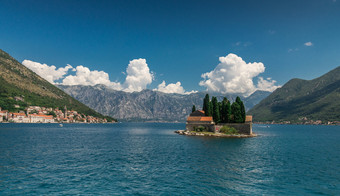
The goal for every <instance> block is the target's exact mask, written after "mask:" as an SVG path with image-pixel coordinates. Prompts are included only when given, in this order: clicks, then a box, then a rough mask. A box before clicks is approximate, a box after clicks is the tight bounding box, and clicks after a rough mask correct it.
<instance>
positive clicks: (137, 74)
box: [123, 58, 153, 92]
mask: <svg viewBox="0 0 340 196" xmlns="http://www.w3.org/2000/svg"><path fill="white" fill-rule="evenodd" d="M126 74H127V76H126V79H125V82H124V84H123V87H124V91H126V92H133V91H141V90H143V89H145V88H146V86H147V85H148V84H151V82H152V80H153V74H152V73H151V72H150V69H149V67H148V64H146V60H145V59H141V58H140V59H134V60H132V61H130V63H129V65H128V67H127V68H126Z"/></svg>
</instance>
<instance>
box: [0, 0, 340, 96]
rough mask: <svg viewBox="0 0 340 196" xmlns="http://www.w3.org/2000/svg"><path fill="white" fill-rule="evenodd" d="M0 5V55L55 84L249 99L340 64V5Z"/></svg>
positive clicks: (298, 1)
mask: <svg viewBox="0 0 340 196" xmlns="http://www.w3.org/2000/svg"><path fill="white" fill-rule="evenodd" d="M0 5H1V6H0V49H2V50H4V51H6V52H7V53H9V54H10V55H11V56H13V57H14V58H16V59H17V60H18V61H19V62H22V63H23V64H24V65H25V66H26V67H29V68H30V69H32V70H33V71H35V72H36V73H38V74H39V75H41V76H42V77H44V78H45V79H47V80H48V81H50V82H51V83H54V84H66V85H76V84H82V85H95V84H105V85H107V86H110V87H112V88H114V89H117V90H124V91H127V92H133V91H141V90H143V89H146V88H147V89H155V90H159V91H162V92H166V93H182V94H185V93H191V92H196V91H209V92H216V93H222V94H227V93H238V94H242V95H244V96H248V95H250V94H251V93H252V92H254V91H255V90H267V91H273V90H275V89H276V88H278V87H280V86H282V85H284V84H285V83H286V82H288V81H289V80H290V79H292V78H302V79H307V80H310V79H313V78H316V77H319V76H321V75H322V74H324V73H327V72H328V71H330V70H332V69H334V68H336V67H338V66H340V55H339V54H340V36H339V35H340V22H339V21H340V0H338V1H337V0H305V1H302V0H284V1H280V0H277V1H272V0H268V1H254V0H248V1H247V0H233V1H228V0H224V1H216V0H211V1H198V0H195V1H186V0H178V1H177V0H171V1H170V0H169V1H152V0H136V1H131V0H124V1H99V0H96V1H86V0H79V1H73V0H65V1H63V0H60V1H52V0H51V1H39V0H35V1H30V0H25V1H15V0H9V1H7V0H0Z"/></svg>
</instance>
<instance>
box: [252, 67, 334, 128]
mask: <svg viewBox="0 0 340 196" xmlns="http://www.w3.org/2000/svg"><path fill="white" fill-rule="evenodd" d="M339 100H340V66H339V67H337V68H335V69H334V70H332V71H330V72H328V73H326V74H324V75H323V76H321V77H318V78H316V79H313V80H302V79H296V78H295V79H292V80H290V81H288V82H287V83H286V84H285V85H284V86H283V87H281V88H278V89H276V90H275V91H274V92H273V93H272V94H271V95H269V96H268V97H267V98H265V99H264V100H262V101H261V102H260V103H259V104H257V105H256V106H255V107H253V108H252V109H251V110H250V111H249V113H251V114H253V119H254V120H255V121H286V120H288V121H292V122H296V121H301V120H302V119H303V118H304V117H306V118H307V119H308V120H323V121H339V120H340V112H339V111H340V101H339ZM306 118H304V119H306Z"/></svg>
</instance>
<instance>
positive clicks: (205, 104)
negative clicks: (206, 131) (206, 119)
mask: <svg viewBox="0 0 340 196" xmlns="http://www.w3.org/2000/svg"><path fill="white" fill-rule="evenodd" d="M203 111H204V113H205V115H206V116H210V98H209V94H206V95H205V97H204V99H203Z"/></svg>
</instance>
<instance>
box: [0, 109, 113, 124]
mask: <svg viewBox="0 0 340 196" xmlns="http://www.w3.org/2000/svg"><path fill="white" fill-rule="evenodd" d="M1 122H9V123H107V122H108V121H107V119H105V118H98V117H93V116H90V115H85V114H82V113H78V112H77V111H74V110H67V107H66V106H65V107H64V109H63V110H61V109H59V108H55V109H53V108H46V107H40V106H28V107H27V108H25V110H20V111H18V112H9V111H8V110H2V109H1V107H0V123H1Z"/></svg>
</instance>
